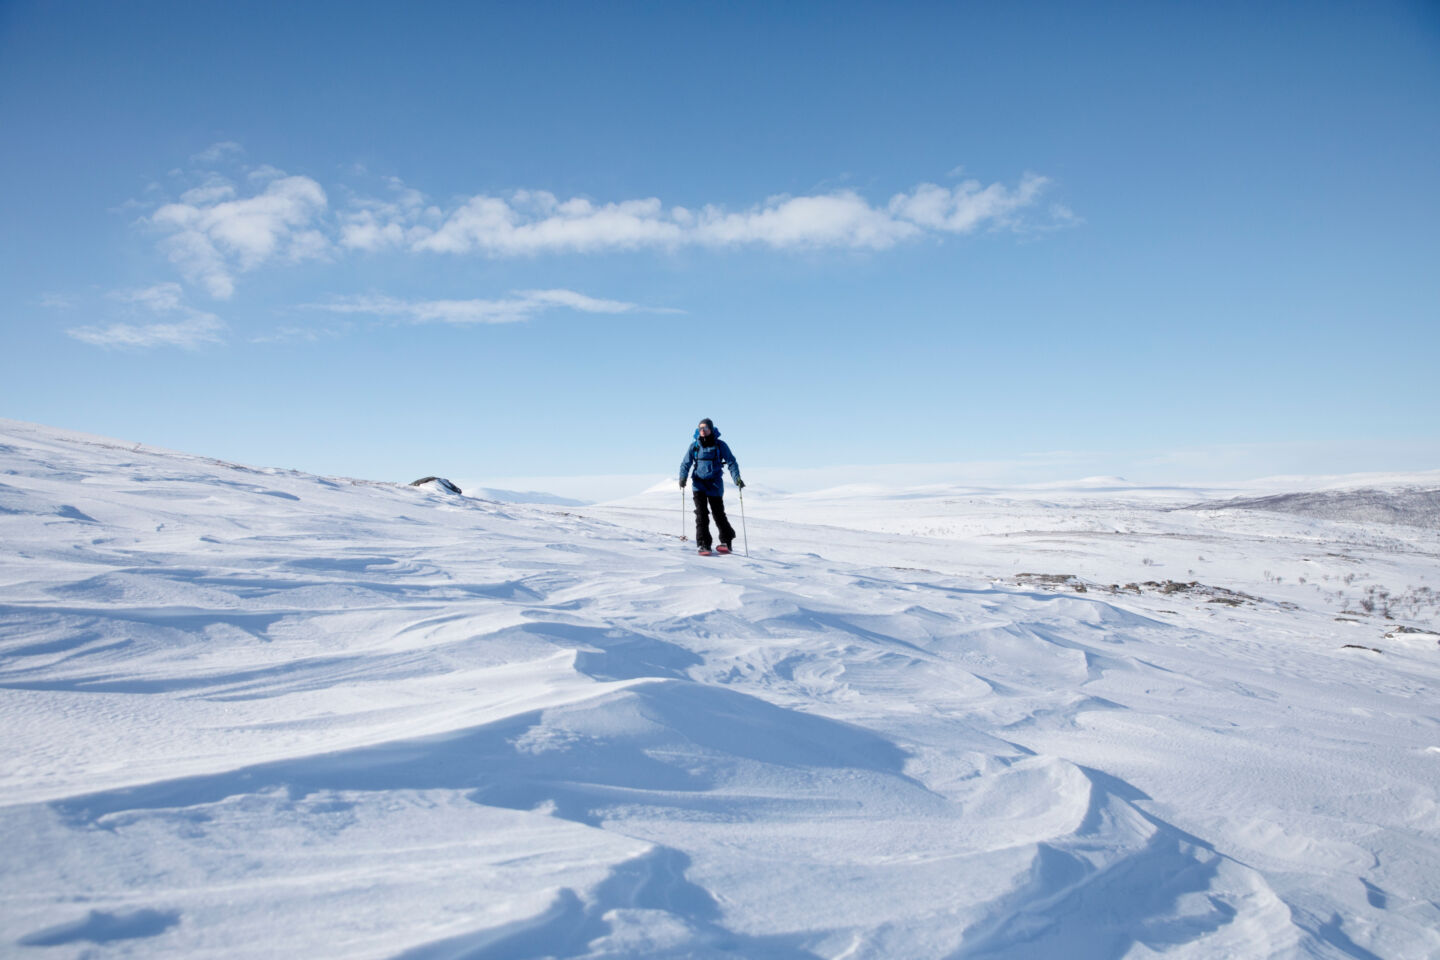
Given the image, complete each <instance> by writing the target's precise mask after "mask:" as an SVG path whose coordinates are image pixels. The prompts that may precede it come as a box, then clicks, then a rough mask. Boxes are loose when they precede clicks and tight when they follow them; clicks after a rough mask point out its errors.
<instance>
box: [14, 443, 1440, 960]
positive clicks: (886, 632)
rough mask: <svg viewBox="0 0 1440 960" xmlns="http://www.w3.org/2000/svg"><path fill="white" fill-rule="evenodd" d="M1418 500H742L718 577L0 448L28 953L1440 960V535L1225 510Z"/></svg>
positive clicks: (370, 498)
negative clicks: (737, 530)
mask: <svg viewBox="0 0 1440 960" xmlns="http://www.w3.org/2000/svg"><path fill="white" fill-rule="evenodd" d="M1435 479H1436V478H1435V477H1434V476H1433V475H1416V476H1390V477H1375V476H1367V477H1366V478H1364V479H1363V481H1356V480H1354V479H1353V478H1351V479H1347V478H1326V480H1325V482H1318V481H1313V480H1311V481H1306V480H1295V481H1293V482H1290V483H1288V484H1278V483H1277V482H1275V481H1273V480H1267V481H1262V482H1257V483H1255V484H1251V485H1244V484H1235V485H1229V486H1226V487H1215V486H1203V487H1202V486H1181V485H1177V486H1170V487H1151V486H1145V485H1143V484H1138V483H1133V482H1130V481H1124V480H1121V479H1120V478H1090V479H1088V480H1085V481H1079V482H1076V483H1072V484H1049V485H1044V486H1036V487H1027V488H1012V489H1004V490H1000V489H993V488H978V487H957V486H953V485H951V486H939V487H927V488H885V487H878V486H875V485H866V486H863V487H850V488H842V489H837V490H831V491H822V492H819V493H809V494H790V495H787V494H784V493H781V492H779V491H773V490H766V489H765V487H764V485H763V477H757V480H758V481H760V483H759V484H757V486H756V487H755V488H751V487H747V489H746V491H745V492H746V494H747V497H746V500H745V504H744V508H745V518H746V519H745V528H746V530H747V532H748V538H749V543H750V556H749V557H748V558H747V557H743V556H734V557H711V558H703V557H697V556H695V555H694V553H693V551H692V549H691V545H690V544H686V543H682V542H681V541H680V539H679V533H680V530H681V529H684V528H685V525H686V521H687V520H688V517H687V516H686V515H685V514H684V513H682V505H683V503H684V501H683V500H682V501H681V503H677V502H676V492H675V491H676V487H675V484H674V481H673V480H670V481H669V482H668V484H657V485H656V487H655V488H654V489H652V490H651V491H647V492H645V493H642V494H639V495H637V496H635V497H632V498H629V499H627V500H623V501H616V502H614V503H608V504H599V505H592V506H573V505H567V506H563V507H562V506H559V505H555V504H516V503H499V502H495V501H494V500H489V499H480V498H477V497H471V496H466V497H456V496H454V495H451V494H442V493H439V492H435V491H427V490H424V489H417V488H411V487H407V486H403V485H398V484H381V483H370V482H365V481H357V480H346V479H337V478H325V477H318V476H311V475H308V474H304V473H299V472H295V471H286V470H274V469H255V468H249V467H244V466H239V465H235V464H228V463H223V462H220V461H216V460H211V459H206V458H202V457H194V456H187V455H185V454H182V453H176V452H171V451H159V450H155V449H153V448H149V447H142V446H138V445H135V444H126V443H120V442H118V441H110V440H105V439H103V438H96V437H88V436H84V435H80V434H74V433H69V432H66V431H61V430H55V429H50V428H45V427H37V426H33V425H29V424H22V423H16V422H13V421H0V543H3V550H0V717H3V721H4V728H3V729H4V731H5V736H4V738H3V741H0V788H3V793H0V796H3V798H4V799H3V800H0V804H3V805H0V844H3V849H4V850H5V851H6V853H5V858H4V860H3V864H4V866H3V869H0V954H4V955H6V956H17V957H27V956H35V957H61V956H95V957H109V956H117V957H118V956H147V957H151V956H154V957H167V956H175V957H208V956H216V957H218V956H225V957H247V956H254V957H262V956H263V957H271V956H335V957H342V956H343V957H376V958H380V957H406V958H452V957H453V958H459V957H466V958H470V957H475V958H480V957H488V958H498V957H539V956H563V957H711V956H722V955H724V956H743V957H756V958H758V957H766V958H768V957H775V958H801V957H826V958H841V957H844V958H865V957H905V958H919V957H967V958H980V957H1047V956H1065V957H1079V958H1114V957H1146V956H1153V955H1157V954H1162V953H1163V954H1167V955H1173V956H1180V957H1229V956H1245V957H1272V956H1273V957H1315V956H1320V957H1325V956H1334V957H1341V956H1353V957H1371V956H1383V957H1424V956H1435V955H1440V933H1437V930H1440V906H1437V903H1440V843H1437V841H1440V807H1437V802H1436V800H1437V784H1440V715H1437V710H1436V706H1435V704H1436V702H1437V701H1436V686H1437V679H1440V644H1437V640H1440V636H1437V633H1436V631H1437V598H1436V596H1435V594H1434V592H1433V588H1434V587H1435V585H1436V584H1437V582H1440V530H1437V529H1436V527H1435V526H1434V525H1433V524H1431V525H1429V526H1423V525H1414V524H1405V523H1379V522H1375V521H1374V520H1372V519H1366V520H1363V521H1357V520H1354V519H1346V517H1347V516H1351V515H1353V512H1350V511H1348V507H1346V505H1347V504H1350V503H1352V502H1353V501H1352V500H1345V499H1343V498H1342V499H1339V500H1336V499H1333V498H1332V499H1328V500H1327V499H1325V498H1321V500H1319V501H1314V500H1311V499H1302V500H1299V501H1297V500H1293V499H1292V500H1290V501H1285V502H1286V503H1287V505H1292V504H1294V503H1296V502H1301V503H1303V504H1313V503H1319V504H1320V505H1321V508H1319V509H1307V510H1306V511H1302V512H1277V511H1276V510H1274V509H1267V508H1266V504H1263V503H1251V504H1246V503H1244V502H1236V500H1237V498H1239V501H1244V500H1245V499H1250V500H1258V499H1259V498H1263V497H1273V496H1283V495H1285V494H1287V493H1289V494H1298V493H1306V494H1312V493H1325V492H1326V491H1327V490H1329V491H1332V492H1334V491H1360V492H1361V493H1362V494H1363V502H1364V506H1365V510H1366V511H1368V512H1367V513H1366V516H1367V517H1372V516H1378V515H1385V516H1404V517H1407V518H1419V519H1421V520H1424V519H1425V518H1426V517H1427V516H1428V514H1427V513H1426V512H1425V510H1423V509H1419V510H1417V509H1414V508H1415V505H1416V500H1415V497H1414V494H1415V492H1416V491H1424V490H1427V489H1431V490H1433V489H1434V488H1435V487H1436V486H1440V484H1436V483H1435ZM468 492H469V491H467V493H468ZM728 498H729V499H730V501H731V504H730V513H731V516H732V519H734V520H739V519H740V515H741V510H740V509H739V507H740V503H739V502H738V497H737V496H736V491H734V490H733V489H732V490H731V491H730V492H729V495H728ZM1387 502H1390V503H1391V505H1392V506H1395V505H1398V506H1400V507H1404V509H1403V510H1400V511H1399V512H1398V513H1396V512H1394V511H1391V512H1388V513H1387V512H1386V511H1385V509H1384V505H1385V504H1386V503H1387ZM1337 504H1338V505H1339V506H1341V507H1346V509H1340V510H1338V511H1337V510H1332V509H1330V507H1334V506H1336V505H1337ZM1421 506H1422V507H1423V503H1422V504H1421ZM1376 511H1379V512H1378V513H1377V512H1376ZM1386 613H1388V614H1389V617H1388V618H1387V617H1386V615H1385V614H1386Z"/></svg>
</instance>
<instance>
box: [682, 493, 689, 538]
mask: <svg viewBox="0 0 1440 960" xmlns="http://www.w3.org/2000/svg"><path fill="white" fill-rule="evenodd" d="M689 539H690V538H689V537H687V536H685V485H684V484H683V483H682V484H681V485H680V540H681V542H682V543H683V542H684V541H686V540H689Z"/></svg>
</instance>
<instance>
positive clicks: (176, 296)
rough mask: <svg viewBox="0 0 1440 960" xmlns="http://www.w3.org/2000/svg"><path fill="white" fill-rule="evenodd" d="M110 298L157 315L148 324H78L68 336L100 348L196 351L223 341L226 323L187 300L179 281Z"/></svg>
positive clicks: (130, 308)
mask: <svg viewBox="0 0 1440 960" xmlns="http://www.w3.org/2000/svg"><path fill="white" fill-rule="evenodd" d="M110 299H112V300H115V301H117V302H120V303H122V304H125V306H126V308H127V309H128V310H129V311H130V312H132V313H144V314H149V315H150V316H151V317H154V318H156V319H154V320H153V321H152V322H149V323H120V322H116V323H111V324H109V325H107V326H91V327H75V328H73V329H70V330H67V331H65V332H66V333H67V334H68V335H70V336H72V337H74V338H75V339H76V340H80V341H82V342H84V343H89V344H92V345H94V346H97V347H122V348H123V347H129V348H133V349H146V348H150V347H181V348H183V349H186V350H194V349H197V348H199V347H200V346H203V345H204V344H207V343H222V342H224V341H223V337H222V334H224V332H225V324H224V322H223V321H221V320H220V318H219V317H217V316H215V315H214V314H213V313H206V312H204V311H203V310H196V309H195V308H193V307H191V306H189V305H188V304H186V303H185V296H184V291H183V290H182V289H181V288H180V285H179V284H178V283H161V284H157V285H155V286H153V287H144V288H142V289H138V290H122V291H116V292H115V293H112V294H111V295H110Z"/></svg>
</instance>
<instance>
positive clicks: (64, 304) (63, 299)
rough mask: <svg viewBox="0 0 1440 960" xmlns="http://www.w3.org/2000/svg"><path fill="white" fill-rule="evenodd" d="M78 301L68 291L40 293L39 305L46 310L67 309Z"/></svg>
mask: <svg viewBox="0 0 1440 960" xmlns="http://www.w3.org/2000/svg"><path fill="white" fill-rule="evenodd" d="M79 302H80V301H79V300H77V299H76V298H75V297H72V296H71V295H69V294H68V293H42V294H41V295H40V300H39V303H40V306H42V307H45V308H46V309H48V310H69V309H71V308H72V307H74V306H75V305H76V304H77V303H79Z"/></svg>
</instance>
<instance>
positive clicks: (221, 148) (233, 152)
mask: <svg viewBox="0 0 1440 960" xmlns="http://www.w3.org/2000/svg"><path fill="white" fill-rule="evenodd" d="M244 153H245V148H244V147H242V146H240V144H238V143H236V142H235V141H234V140H222V141H220V142H219V143H212V144H211V145H210V146H208V147H206V148H205V149H204V150H201V151H200V152H199V153H197V154H195V155H194V156H192V157H191V158H190V162H192V163H202V164H205V165H207V166H213V165H214V164H217V163H220V162H221V161H222V160H230V159H233V158H235V157H239V156H241V155H243V154H244Z"/></svg>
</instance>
